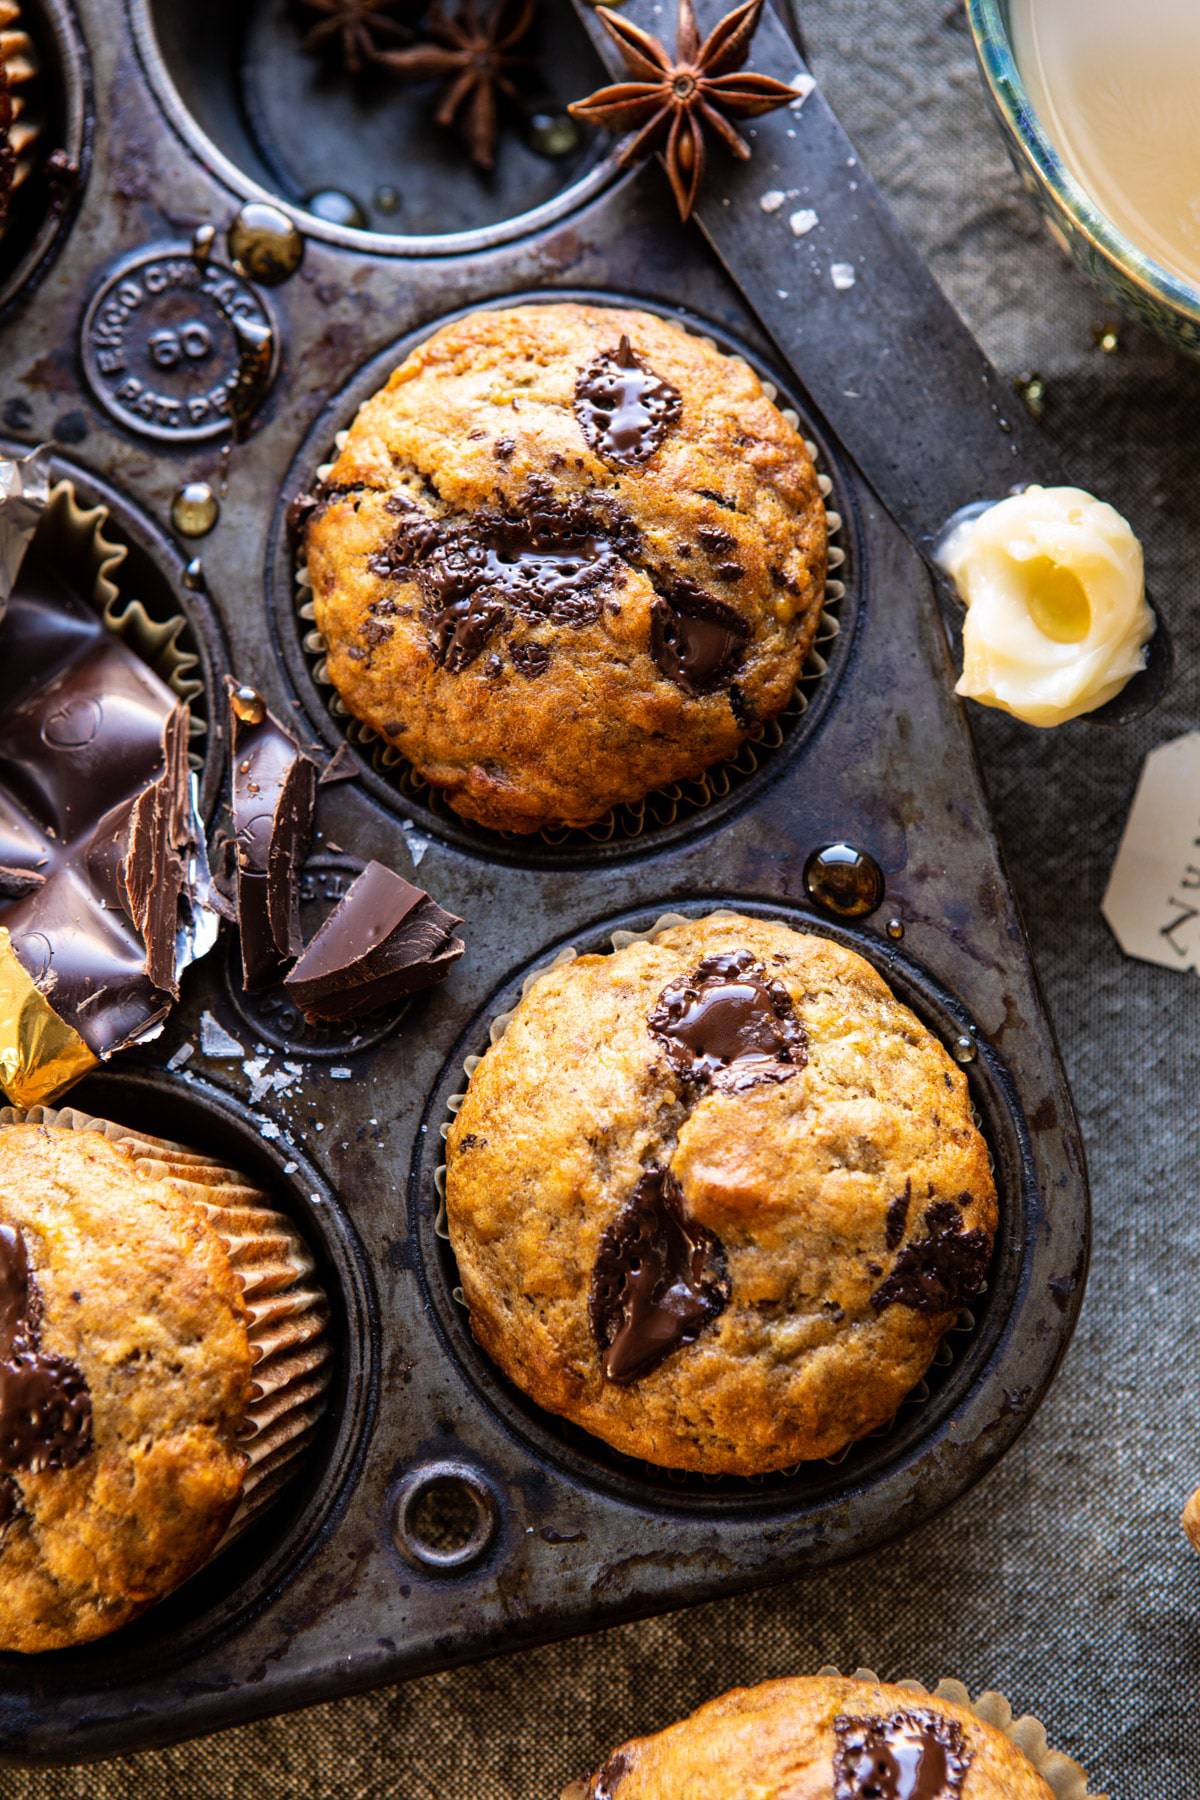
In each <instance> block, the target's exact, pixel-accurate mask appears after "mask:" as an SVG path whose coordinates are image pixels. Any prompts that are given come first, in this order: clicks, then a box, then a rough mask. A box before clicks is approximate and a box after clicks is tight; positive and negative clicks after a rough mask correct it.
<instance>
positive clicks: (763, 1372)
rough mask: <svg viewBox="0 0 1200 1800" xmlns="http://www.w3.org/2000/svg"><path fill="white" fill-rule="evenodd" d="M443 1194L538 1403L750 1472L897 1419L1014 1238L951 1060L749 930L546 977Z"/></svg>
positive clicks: (799, 956) (648, 1455)
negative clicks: (1000, 1224)
mask: <svg viewBox="0 0 1200 1800" xmlns="http://www.w3.org/2000/svg"><path fill="white" fill-rule="evenodd" d="M446 1198H447V1207H448V1214H449V1228H450V1237H451V1242H452V1244H453V1247H454V1252H455V1255H456V1256H457V1259H458V1267H459V1270H460V1273H461V1277H462V1287H463V1294H464V1297H465V1299H466V1302H467V1305H468V1307H469V1309H470V1316H471V1324H472V1327H473V1329H474V1332H475V1335H476V1337H477V1338H478V1340H479V1342H480V1343H481V1344H482V1346H483V1347H484V1349H485V1350H486V1351H487V1352H488V1354H489V1355H490V1356H491V1357H492V1358H493V1359H494V1360H495V1361H496V1362H497V1363H498V1364H499V1365H500V1367H501V1368H502V1369H503V1370H504V1372H505V1373H506V1374H507V1375H508V1376H509V1377H510V1378H511V1379H512V1380H513V1381H514V1382H515V1383H516V1384H517V1385H518V1387H520V1388H522V1389H523V1390H524V1391H525V1392H526V1393H527V1394H528V1395H530V1397H531V1398H532V1399H534V1400H535V1401H536V1402H537V1403H538V1404H539V1405H541V1406H544V1407H546V1408H547V1409H549V1410H550V1411H551V1412H556V1413H561V1414H563V1415H564V1416H565V1417H566V1418H568V1419H570V1420H572V1421H574V1422H575V1423H576V1424H578V1425H582V1426H584V1427H585V1428H586V1429H587V1430H588V1431H591V1432H593V1433H595V1434H596V1436H598V1437H600V1438H603V1439H604V1440H605V1441H606V1442H607V1443H609V1444H611V1445H613V1446H614V1447H615V1448H616V1449H618V1450H622V1451H625V1452H627V1453H628V1454H630V1455H632V1456H637V1457H641V1458H644V1459H645V1460H647V1461H650V1462H653V1463H658V1464H661V1465H664V1466H666V1467H669V1468H678V1469H693V1470H700V1471H705V1472H709V1473H713V1474H732V1475H754V1474H758V1473H761V1472H764V1471H766V1470H770V1469H779V1468H786V1467H788V1466H790V1465H791V1464H793V1463H797V1462H801V1461H804V1460H807V1459H811V1458H816V1457H825V1456H832V1455H833V1454H834V1453H835V1452H837V1451H839V1450H841V1449H842V1448H844V1446H845V1445H847V1444H849V1443H851V1442H852V1441H853V1440H854V1439H856V1438H859V1437H861V1436H863V1435H864V1433H866V1432H869V1431H872V1430H874V1429H875V1428H876V1427H877V1426H879V1425H882V1424H884V1423H886V1422H887V1421H888V1420H889V1419H891V1417H892V1416H893V1414H894V1413H895V1411H896V1408H897V1406H898V1405H899V1403H900V1401H901V1400H902V1399H903V1398H904V1396H905V1394H907V1393H908V1392H909V1390H910V1389H911V1388H912V1387H913V1386H914V1384H915V1383H916V1382H917V1381H919V1380H920V1378H921V1376H922V1375H923V1374H924V1373H925V1370H926V1369H927V1368H928V1366H929V1363H930V1361H931V1359H932V1357H933V1354H934V1352H935V1350H936V1349H937V1346H938V1343H939V1341H940V1339H941V1337H942V1335H943V1333H944V1332H945V1331H946V1330H947V1328H948V1327H949V1326H950V1325H951V1324H952V1323H953V1321H954V1319H955V1317H956V1315H957V1314H958V1312H959V1311H960V1309H961V1308H962V1307H963V1306H964V1305H965V1304H966V1303H967V1302H968V1301H970V1300H971V1298H972V1297H973V1296H974V1295H975V1294H977V1293H978V1292H979V1290H980V1288H981V1286H982V1284H983V1282H984V1279H985V1275H986V1271H987V1268H988V1263H989V1260H990V1256H991V1249H992V1239H993V1234H994V1232H995V1228H996V1222H997V1209H996V1195H995V1188H994V1184H993V1181H992V1176H991V1172H990V1166H989V1160H988V1155H987V1149H986V1146H985V1144H984V1141H983V1139H982V1137H981V1136H980V1133H979V1131H978V1129H977V1128H976V1126H975V1124H974V1121H973V1119H972V1114H971V1107H970V1101H969V1098H968V1093H967V1084H966V1080H965V1077H964V1075H963V1073H962V1070H961V1069H959V1068H958V1067H957V1065H956V1064H955V1063H954V1062H953V1061H952V1060H951V1059H950V1057H949V1056H948V1055H947V1054H946V1052H945V1050H943V1048H942V1046H941V1045H940V1044H939V1043H938V1042H937V1040H936V1039H935V1038H934V1037H933V1036H931V1034H930V1033H929V1031H927V1030H926V1028H925V1027H924V1026H923V1025H922V1024H921V1022H920V1021H919V1020H918V1019H917V1018H915V1017H914V1015H913V1014H912V1013H911V1012H910V1011H909V1010H908V1008H907V1007H905V1006H902V1005H900V1003H899V1002H898V1001H897V1000H896V999H895V997H894V996H893V995H892V993H891V992H890V990H889V989H888V987H887V986H886V984H885V983H884V982H883V981H882V980H881V978H880V977H879V975H877V974H876V972H875V970H874V969H873V968H872V967H871V965H870V964H869V963H867V962H866V961H864V959H863V958H862V957H860V956H857V955H855V954H854V953H853V952H852V951H849V950H845V949H843V948H841V946H840V945H838V944H834V943H831V942H829V941H828V940H827V939H825V938H822V937H819V936H816V935H814V934H809V933H801V932H797V931H793V930H792V929H791V928H790V927H788V926H786V925H782V924H778V923H774V922H768V921H764V920H761V919H751V918H744V917H741V916H739V915H737V914H735V913H717V914H714V915H712V916H711V917H709V918H707V919H703V920H700V921H698V922H695V923H687V924H678V925H672V926H669V927H668V928H667V929H665V930H663V931H662V932H660V933H658V934H657V935H656V936H655V937H654V939H653V940H652V941H648V940H645V939H638V940H636V941H635V942H633V943H631V944H629V945H628V946H627V947H625V948H624V949H621V950H618V951H616V952H615V953H613V954H612V955H607V956H582V957H579V958H578V959H577V960H575V961H572V962H568V963H564V964H562V965H560V966H559V967H557V968H555V969H552V970H550V971H548V972H547V973H545V974H544V975H542V976H541V977H540V978H539V979H538V980H537V981H536V982H535V983H534V984H533V986H532V987H531V988H530V990H529V992H528V993H527V994H526V996H525V998H524V999H523V1000H522V1001H521V1003H520V1005H519V1006H518V1007H517V1009H516V1011H515V1013H514V1015H513V1017H512V1019H511V1022H510V1023H509V1024H508V1026H507V1029H506V1030H505V1031H504V1032H503V1034H502V1035H501V1036H500V1037H499V1038H498V1040H497V1042H496V1043H495V1044H493V1046H492V1047H491V1049H489V1050H488V1052H487V1054H486V1055H485V1056H484V1057H483V1060H482V1062H481V1063H480V1064H479V1065H478V1067H477V1068H476V1070H475V1072H474V1074H473V1075H472V1077H471V1081H470V1086H469V1088H468V1091H467V1094H466V1097H465V1100H464V1102H463V1105H462V1107H461V1109H460V1111H459V1113H458V1115H457V1118H456V1119H455V1121H454V1124H453V1126H452V1128H451V1131H450V1134H449V1139H448V1165H447V1178H446Z"/></svg>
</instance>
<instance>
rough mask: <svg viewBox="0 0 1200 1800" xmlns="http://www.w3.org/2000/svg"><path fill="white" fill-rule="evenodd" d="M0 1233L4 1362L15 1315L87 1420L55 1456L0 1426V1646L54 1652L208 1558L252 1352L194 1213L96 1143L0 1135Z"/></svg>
mask: <svg viewBox="0 0 1200 1800" xmlns="http://www.w3.org/2000/svg"><path fill="white" fill-rule="evenodd" d="M0 1232H2V1233H3V1236H4V1243H3V1244H0V1251H4V1252H5V1255H4V1268H5V1269H6V1270H7V1272H8V1273H7V1280H5V1279H4V1278H3V1274H2V1272H0V1337H3V1335H4V1329H5V1319H6V1315H7V1324H8V1327H9V1333H8V1335H9V1341H8V1342H7V1343H0V1363H3V1362H4V1360H5V1358H6V1357H8V1356H9V1353H10V1351H11V1349H12V1337H13V1325H14V1320H15V1332H16V1336H17V1338H18V1340H19V1341H18V1349H21V1350H23V1351H24V1352H25V1353H26V1355H29V1354H32V1355H33V1356H35V1357H36V1358H38V1359H41V1361H42V1362H45V1361H46V1360H47V1359H53V1360H51V1363H50V1367H51V1372H52V1373H55V1374H56V1376H57V1377H62V1380H60V1381H59V1393H60V1395H61V1393H62V1391H63V1380H65V1381H66V1383H67V1386H68V1389H69V1394H70V1397H71V1400H72V1402H73V1405H74V1407H75V1410H76V1413H77V1414H78V1413H80V1412H81V1411H82V1412H84V1413H87V1414H89V1415H90V1448H87V1447H86V1446H87V1442H88V1435H89V1425H88V1423H86V1422H85V1423H83V1425H82V1428H81V1429H80V1431H79V1432H78V1434H77V1437H76V1440H75V1443H74V1445H73V1447H71V1448H69V1449H67V1450H66V1452H65V1454H64V1453H63V1452H64V1445H63V1444H62V1443H59V1444H58V1445H57V1446H55V1445H53V1444H51V1445H50V1446H49V1447H48V1449H47V1448H46V1447H43V1454H42V1455H40V1456H39V1455H38V1454H37V1452H36V1447H35V1448H34V1450H33V1453H32V1454H31V1453H30V1446H29V1445H28V1443H22V1442H19V1441H18V1442H14V1441H12V1440H13V1438H14V1417H13V1409H11V1408H5V1409H4V1410H5V1411H6V1413H7V1414H8V1416H7V1417H6V1418H5V1420H4V1425H5V1426H6V1427H7V1429H6V1430H3V1431H0V1489H2V1490H3V1492H2V1493H0V1649H3V1650H25V1651H33V1650H51V1649H58V1648H62V1647H64V1646H67V1645H70V1644H79V1643H84V1642H86V1641H87V1640H89V1639H91V1638H94V1637H98V1636H100V1635H102V1634H103V1633H105V1632H109V1631H113V1630H115V1629H116V1628H117V1627H118V1626H119V1625H122V1624H124V1623H125V1622H126V1621H127V1620H129V1619H131V1618H133V1617H134V1616H135V1615H136V1614H137V1613H139V1612H141V1611H142V1610H143V1609H144V1608H145V1607H147V1606H149V1605H150V1604H151V1603H152V1602H153V1601H155V1600H157V1599H159V1598H160V1597H161V1596H162V1595H164V1594H166V1593H168V1592H169V1591H170V1590H171V1589H172V1588H174V1587H176V1586H177V1585H178V1584H179V1583H180V1582H181V1581H183V1580H184V1579H185V1578H186V1577H187V1576H188V1575H190V1574H191V1573H192V1572H193V1571H194V1570H195V1569H197V1568H198V1567H199V1566H200V1565H201V1564H202V1563H203V1562H205V1561H206V1560H207V1558H208V1557H209V1556H210V1555H211V1554H212V1552H213V1550H214V1549H215V1548H216V1546H217V1544H218V1543H219V1541H220V1539H221V1537H222V1536H223V1534H224V1531H225V1528H226V1526H227V1525H228V1523H229V1520H230V1518H231V1517H232V1515H233V1513H234V1510H235V1509H236V1506H237V1503H238V1497H239V1494H240V1491H241V1486H242V1477H243V1474H244V1471H245V1467H246V1457H245V1453H244V1452H243V1451H242V1450H241V1449H240V1448H239V1447H238V1432H239V1430H240V1428H241V1425H242V1423H243V1421H244V1418H245V1409H246V1403H247V1399H248V1396H249V1392H250V1382H251V1348H250V1341H249V1337H248V1334H247V1327H246V1309H245V1306H244V1304H243V1302H242V1298H241V1288H240V1284H239V1283H238V1280H237V1277H236V1276H235V1274H234V1272H233V1270H232V1268H231V1266H230V1263H229V1258H228V1256H227V1254H226V1251H225V1248H224V1246H223V1244H222V1243H221V1240H220V1238H219V1237H218V1235H217V1233H216V1232H215V1231H214V1230H213V1228H212V1226H211V1225H210V1224H209V1223H208V1221H207V1220H206V1218H205V1216H204V1214H203V1212H202V1211H201V1209H200V1208H199V1206H197V1205H195V1204H194V1203H192V1202H189V1201H187V1200H186V1199H184V1198H183V1197H182V1196H181V1195H180V1194H179V1193H178V1192H176V1191H173V1190H172V1189H171V1188H170V1187H169V1186H168V1184H167V1183H166V1182H165V1181H162V1180H158V1179H155V1178H154V1177H153V1176H151V1175H148V1174H147V1172H146V1170H145V1169H143V1168H141V1167H140V1166H139V1165H138V1163H137V1161H136V1160H135V1158H134V1157H133V1156H132V1155H131V1154H130V1153H129V1152H128V1151H127V1150H125V1149H124V1148H122V1146H120V1145H119V1144H115V1143H113V1142H111V1141H109V1139H108V1138H106V1137H104V1136H103V1135H102V1134H101V1133H99V1132H96V1131H72V1130H69V1129H66V1128H65V1127H56V1126H46V1125H40V1124H32V1123H29V1124H19V1125H12V1126H7V1127H3V1128H0ZM14 1244H19V1246H20V1248H19V1249H18V1250H16V1251H15V1252H14ZM22 1264H24V1265H25V1268H26V1276H27V1278H25V1277H23V1276H22V1273H21V1265H22ZM14 1271H15V1275H14ZM22 1290H24V1293H22ZM6 1298H7V1301H8V1305H7V1306H6V1304H5V1301H6ZM17 1315H20V1316H19V1317H17ZM10 1361H11V1359H10ZM71 1371H73V1374H72V1373H71ZM80 1382H82V1384H84V1391H83V1392H82V1393H81V1390H80ZM6 1391H7V1392H8V1393H9V1396H10V1398H11V1397H13V1396H12V1393H11V1389H9V1390H5V1388H4V1382H3V1375H2V1374H0V1399H2V1398H3V1396H4V1393H5V1392H6ZM16 1397H17V1398H19V1396H16ZM17 1426H18V1428H16V1429H15V1437H16V1439H18V1440H20V1439H21V1438H22V1437H27V1436H28V1433H27V1431H23V1430H22V1429H20V1428H19V1420H18V1421H17ZM81 1448H82V1453H80V1450H81ZM39 1462H44V1463H46V1464H47V1465H48V1466H42V1467H37V1466H31V1464H32V1465H36V1464H38V1463H39ZM4 1521H7V1523H5V1522H4Z"/></svg>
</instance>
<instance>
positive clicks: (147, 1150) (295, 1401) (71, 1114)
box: [0, 1106, 332, 1561]
mask: <svg viewBox="0 0 1200 1800" xmlns="http://www.w3.org/2000/svg"><path fill="white" fill-rule="evenodd" d="M12 1125H46V1126H52V1127H56V1128H58V1129H60V1130H66V1131H95V1132H99V1133H100V1134H101V1135H102V1136H103V1137H106V1138H107V1139H108V1140H109V1142H110V1143H113V1144H119V1145H120V1146H121V1147H122V1148H123V1149H124V1150H126V1151H128V1152H129V1153H130V1154H131V1155H132V1156H133V1158H134V1159H135V1162H136V1165H137V1168H138V1171H139V1174H142V1175H144V1176H145V1177H146V1178H147V1179H151V1180H156V1181H163V1182H165V1183H166V1184H167V1186H168V1187H170V1189H171V1190H172V1192H173V1193H175V1194H177V1195H178V1196H179V1198H180V1200H181V1202H182V1203H183V1205H184V1206H185V1207H195V1208H197V1209H198V1210H199V1211H200V1212H202V1213H203V1214H204V1217H205V1218H206V1219H207V1221H208V1223H209V1224H210V1225H211V1226H212V1228H213V1230H214V1231H215V1232H216V1234H217V1236H218V1237H219V1238H220V1240H221V1243H222V1244H223V1245H224V1247H225V1252H226V1255H227V1256H228V1258H229V1262H230V1266H231V1267H232V1269H233V1272H234V1275H235V1276H236V1278H237V1281H238V1283H239V1286H240V1288H241V1291H242V1299H243V1304H244V1306H245V1309H246V1328H247V1332H248V1334H249V1338H250V1348H251V1353H252V1356H253V1361H254V1371H253V1375H252V1378H251V1380H252V1385H251V1389H250V1393H249V1395H248V1397H247V1402H246V1409H245V1420H244V1423H243V1426H242V1430H241V1434H240V1435H241V1446H242V1449H243V1450H244V1452H245V1455H246V1473H245V1477H244V1479H243V1482H242V1492H241V1498H240V1500H239V1502H238V1507H237V1511H236V1512H235V1513H234V1516H233V1518H232V1519H231V1520H230V1523H229V1527H228V1529H227V1531H226V1533H225V1536H224V1537H223V1538H222V1540H221V1543H220V1544H219V1545H218V1546H217V1549H216V1550H215V1551H214V1552H213V1556H218V1555H220V1553H221V1551H222V1550H223V1549H225V1547H226V1546H227V1545H228V1544H229V1543H230V1542H231V1541H232V1539H234V1538H235V1537H237V1536H238V1535H239V1534H240V1533H241V1532H242V1531H244V1530H245V1529H246V1527H247V1526H248V1525H249V1524H251V1522H252V1521H253V1520H254V1519H255V1518H256V1517H257V1516H258V1514H259V1513H260V1512H261V1511H262V1510H263V1508H264V1507H265V1506H267V1505H268V1504H269V1503H270V1501H271V1500H273V1499H274V1498H275V1497H276V1495H277V1494H278V1492H279V1490H280V1488H281V1487H282V1486H283V1485H284V1483H285V1482H286V1481H287V1480H288V1478H289V1476H291V1475H292V1474H294V1473H295V1470H296V1466H297V1464H298V1462H299V1461H300V1459H301V1458H302V1457H303V1456H304V1455H305V1454H306V1453H307V1452H308V1451H309V1450H310V1449H311V1447H312V1444H313V1441H314V1439H315V1437H316V1434H317V1429H318V1427H319V1424H320V1420H321V1414H322V1412H323V1410H324V1407H325V1403H326V1393H327V1389H328V1386H329V1378H330V1361H331V1355H332V1352H331V1347H330V1343H329V1332H328V1305H327V1302H326V1300H325V1296H324V1295H323V1293H322V1292H321V1290H320V1288H319V1287H318V1286H317V1285H316V1284H315V1282H314V1280H313V1272H314V1265H313V1259H312V1256H311V1254H310V1253H309V1251H308V1249H307V1247H306V1245H305V1243H304V1241H303V1239H302V1238H301V1237H300V1235H299V1233H298V1232H297V1231H296V1230H295V1228H294V1227H293V1226H292V1225H291V1223H290V1222H289V1221H288V1220H287V1219H286V1218H285V1217H284V1216H283V1214H281V1213H280V1212H278V1211H276V1210H275V1209H274V1208H273V1207H270V1206H267V1205H264V1204H263V1202H264V1201H265V1199H266V1195H264V1194H263V1193H262V1191H261V1190H260V1189H258V1188H256V1187H254V1186H253V1185H252V1184H251V1183H250V1182H249V1181H248V1180H247V1178H246V1177H245V1176H244V1175H241V1174H239V1173H238V1171H237V1170H236V1169H230V1168H227V1167H226V1166H225V1165H224V1164H222V1163H220V1162H218V1161H217V1160H216V1159H215V1158H214V1157H211V1156H202V1155H200V1154H199V1153H197V1152H196V1151H192V1150H188V1149H187V1148H186V1147H185V1146H183V1145H182V1144H176V1143H172V1142H170V1141H169V1140H167V1139H165V1138H156V1137H148V1136H146V1134H145V1133H143V1132H140V1131H133V1130H131V1129H130V1128H129V1127H128V1126H124V1125H116V1124H113V1123H112V1121H111V1120H108V1119H98V1118H94V1117H93V1116H92V1115H91V1114H90V1113H84V1112H79V1111H77V1110H76V1109H75V1108H74V1107H52V1106H33V1107H29V1108H28V1109H26V1110H25V1111H21V1110H20V1109H18V1108H16V1107H4V1108H3V1109H0V1131H2V1130H4V1129H6V1128H7V1127H9V1126H12ZM209 1560H210V1561H211V1558H210V1559H209Z"/></svg>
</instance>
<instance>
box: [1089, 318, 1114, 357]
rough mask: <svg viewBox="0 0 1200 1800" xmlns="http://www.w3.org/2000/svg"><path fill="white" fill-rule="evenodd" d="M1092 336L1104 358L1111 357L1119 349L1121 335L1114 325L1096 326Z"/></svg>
mask: <svg viewBox="0 0 1200 1800" xmlns="http://www.w3.org/2000/svg"><path fill="white" fill-rule="evenodd" d="M1092 336H1093V338H1094V339H1095V341H1096V348H1097V350H1103V352H1104V354H1105V356H1113V355H1114V354H1115V353H1116V352H1117V351H1118V350H1119V349H1120V348H1121V334H1120V332H1119V331H1118V330H1117V328H1116V326H1115V325H1097V326H1096V328H1095V330H1094V331H1093V332H1092Z"/></svg>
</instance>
